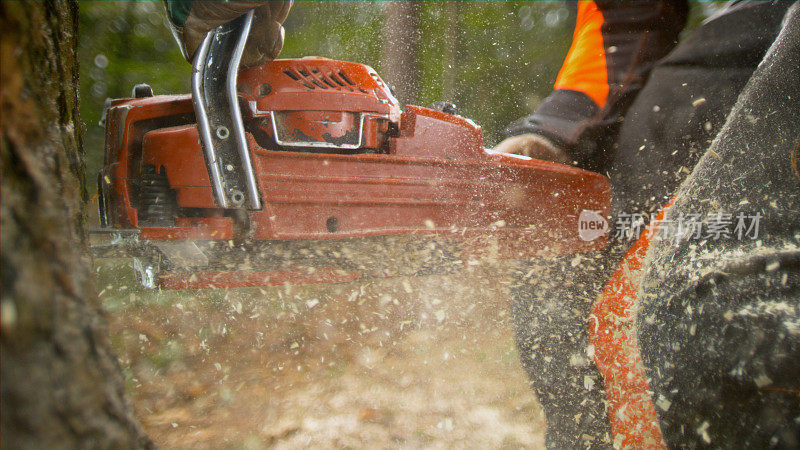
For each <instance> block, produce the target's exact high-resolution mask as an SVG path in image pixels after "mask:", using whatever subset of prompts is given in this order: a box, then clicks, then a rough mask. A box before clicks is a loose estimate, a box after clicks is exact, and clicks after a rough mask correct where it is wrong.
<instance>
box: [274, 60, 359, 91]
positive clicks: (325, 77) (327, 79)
mask: <svg viewBox="0 0 800 450" xmlns="http://www.w3.org/2000/svg"><path fill="white" fill-rule="evenodd" d="M283 73H284V74H286V76H288V77H289V78H291V79H293V80H294V81H296V82H298V83H300V84H301V85H302V86H303V87H305V88H306V89H309V90H315V89H336V90H348V91H351V92H354V91H359V92H363V93H365V94H366V93H367V91H365V90H364V89H362V88H361V87H359V86H357V85H356V84H355V83H354V82H353V80H351V79H350V77H348V76H347V74H345V73H344V72H343V71H342V70H340V69H333V68H331V67H324V66H323V67H300V68H291V69H285V70H284V71H283Z"/></svg>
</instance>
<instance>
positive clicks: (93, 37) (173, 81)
mask: <svg viewBox="0 0 800 450" xmlns="http://www.w3.org/2000/svg"><path fill="white" fill-rule="evenodd" d="M79 13H80V37H79V48H78V56H79V58H80V78H81V79H80V87H81V92H80V94H81V116H82V117H83V120H84V122H85V123H86V127H87V130H86V141H85V143H86V156H87V166H88V167H87V168H88V174H89V175H88V176H89V178H90V179H93V175H92V174H94V173H96V171H97V169H98V168H99V166H100V164H101V163H102V160H103V129H102V128H101V127H100V126H99V125H98V122H99V121H100V116H101V114H102V111H103V104H104V102H105V99H106V98H107V97H111V98H119V97H129V96H130V95H131V89H132V88H133V86H134V85H135V84H137V83H147V84H149V85H151V86H152V87H153V90H154V91H155V93H156V94H167V93H184V92H188V91H189V73H190V67H189V65H188V64H187V63H186V62H185V61H184V59H183V57H182V56H181V54H180V50H178V46H177V45H176V44H175V41H174V39H173V37H172V33H171V32H170V31H169V27H168V26H167V23H166V18H165V17H166V16H165V12H164V7H163V6H162V3H161V2H155V1H129V2H111V1H82V2H80V5H79Z"/></svg>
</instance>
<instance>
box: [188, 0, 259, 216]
mask: <svg viewBox="0 0 800 450" xmlns="http://www.w3.org/2000/svg"><path fill="white" fill-rule="evenodd" d="M252 23H253V11H252V10H251V11H250V12H248V13H246V14H243V15H242V16H240V17H239V18H237V19H235V20H232V21H230V22H228V23H226V24H223V25H220V26H219V27H217V28H216V29H214V30H211V31H209V32H208V34H207V35H206V37H205V39H203V42H202V44H201V45H200V48H198V50H197V53H196V55H195V59H194V62H193V64H192V104H193V106H194V111H195V116H196V119H197V131H198V134H199V135H200V143H201V145H202V148H203V157H204V158H205V162H206V167H207V169H208V174H209V177H210V179H211V185H212V189H213V191H214V199H215V200H216V202H217V204H218V205H219V207H221V208H241V207H244V206H245V205H246V207H248V208H249V209H261V199H260V196H259V193H258V185H257V183H256V177H255V171H254V170H253V163H252V161H251V159H250V151H249V148H248V145H247V138H246V136H245V131H244V122H243V121H242V113H241V110H240V108H239V100H238V95H237V92H236V81H237V77H238V73H239V63H240V61H241V58H242V53H243V52H244V48H245V44H246V43H247V36H248V35H249V34H250V28H251V26H252Z"/></svg>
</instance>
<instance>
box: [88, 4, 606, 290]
mask: <svg viewBox="0 0 800 450" xmlns="http://www.w3.org/2000/svg"><path fill="white" fill-rule="evenodd" d="M251 23H252V12H251V13H249V14H246V15H243V16H241V17H240V18H239V19H236V20H235V21H233V22H230V23H228V24H225V25H222V26H220V27H219V28H217V29H216V30H212V31H211V32H209V33H208V35H207V36H206V38H205V40H204V41H203V43H202V45H201V46H200V48H199V49H198V51H197V56H196V58H195V60H194V63H193V69H192V93H191V95H159V96H154V95H153V93H152V89H150V88H149V87H148V86H146V85H137V86H136V87H135V88H134V92H133V96H132V98H123V99H115V100H111V101H109V102H108V103H107V105H106V109H105V112H104V119H103V120H104V124H105V142H106V144H105V150H104V165H103V167H102V169H101V170H100V173H99V177H98V190H99V213H100V227H99V228H97V229H95V230H94V231H95V232H97V233H102V234H107V235H109V236H112V238H111V239H110V240H109V241H108V242H107V243H105V244H102V245H96V246H94V247H93V253H94V255H95V256H96V257H121V256H133V257H134V268H135V271H136V273H137V276H138V278H139V279H140V281H141V282H142V283H143V284H144V285H145V286H147V287H151V288H153V287H161V288H165V289H195V288H210V287H246V286H261V285H280V284H284V283H293V284H302V283H335V282H346V281H352V280H355V279H359V278H372V277H379V278H380V277H393V276H415V275H422V274H433V273H451V272H455V271H458V270H463V269H465V268H467V267H469V266H470V265H474V264H481V263H482V262H487V261H488V262H493V261H500V260H503V261H505V260H518V259H525V258H530V257H537V256H547V255H561V254H569V253H577V252H584V251H589V250H593V249H598V248H601V247H603V246H604V245H605V237H604V236H600V237H599V238H598V239H595V240H591V241H589V240H584V239H582V238H581V236H579V233H578V218H579V216H580V214H581V213H582V212H584V211H593V212H595V213H596V214H598V215H600V216H607V215H608V210H609V195H610V189H609V183H608V180H607V179H606V178H605V177H603V176H602V175H600V174H596V173H592V172H588V171H584V170H580V169H577V168H574V167H569V166H565V165H561V164H556V163H551V162H545V161H539V160H535V159H530V158H527V157H523V156H516V155H508V154H500V153H493V152H492V151H491V150H487V149H486V148H484V144H483V135H482V132H481V129H480V127H478V126H477V125H475V123H473V122H472V121H471V120H469V119H466V118H464V117H461V116H458V115H456V114H455V111H453V110H452V109H451V108H449V105H447V106H448V107H444V108H442V107H440V108H438V109H434V108H423V107H419V106H412V105H407V106H405V108H401V107H400V104H399V103H398V101H397V100H396V98H395V97H394V95H393V93H392V90H391V88H390V87H389V86H388V85H387V84H386V83H385V82H384V81H383V80H382V79H381V77H380V76H378V74H377V73H376V72H375V71H374V70H373V69H372V68H370V67H368V66H366V65H363V64H358V63H353V62H344V61H335V60H331V59H327V58H321V57H305V58H301V59H283V60H275V61H272V62H269V63H266V64H264V65H261V66H258V67H252V68H245V69H242V70H239V60H240V57H241V55H242V52H243V50H244V45H245V42H246V40H247V36H248V33H249V29H250V26H251Z"/></svg>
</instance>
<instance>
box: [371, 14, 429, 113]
mask: <svg viewBox="0 0 800 450" xmlns="http://www.w3.org/2000/svg"><path fill="white" fill-rule="evenodd" d="M419 9H420V5H419V2H417V1H410V0H407V1H391V2H386V20H385V22H384V25H383V69H382V70H381V73H382V76H383V78H384V79H385V80H386V82H387V83H389V84H391V85H392V86H393V87H394V91H395V95H396V96H397V99H398V100H399V101H400V104H415V103H416V102H417V95H418V92H417V91H418V88H419V61H418V57H417V43H418V41H419Z"/></svg>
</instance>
